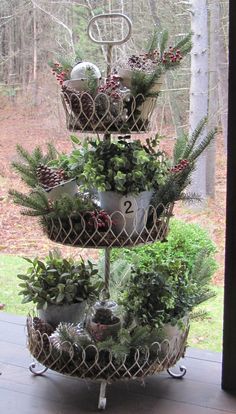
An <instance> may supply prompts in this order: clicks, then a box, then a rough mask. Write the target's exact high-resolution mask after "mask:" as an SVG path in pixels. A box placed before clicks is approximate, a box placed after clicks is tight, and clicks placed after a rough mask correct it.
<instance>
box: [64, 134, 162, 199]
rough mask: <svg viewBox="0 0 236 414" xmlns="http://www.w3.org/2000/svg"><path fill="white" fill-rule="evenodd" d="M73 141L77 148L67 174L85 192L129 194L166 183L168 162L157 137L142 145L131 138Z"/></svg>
mask: <svg viewBox="0 0 236 414" xmlns="http://www.w3.org/2000/svg"><path fill="white" fill-rule="evenodd" d="M72 139H73V142H74V143H76V147H75V148H74V151H73V152H72V153H71V155H70V158H69V163H68V168H69V174H70V175H71V176H75V175H76V176H77V177H78V181H79V182H80V184H81V185H82V187H83V188H84V189H90V190H92V189H94V188H96V189H98V190H99V191H115V192H118V193H122V194H128V193H139V192H141V191H146V190H152V189H157V188H159V186H160V185H161V184H164V182H165V179H166V175H167V172H168V160H167V158H166V155H165V153H164V152H163V151H161V150H160V149H159V148H158V144H159V141H158V136H156V137H155V138H154V139H147V140H146V142H145V143H144V144H143V143H142V142H141V141H140V140H136V141H131V140H130V136H125V137H118V140H117V141H114V142H113V141H110V140H107V141H106V140H105V141H100V140H94V139H91V140H89V141H86V142H84V143H81V142H80V141H79V140H76V138H75V137H72Z"/></svg>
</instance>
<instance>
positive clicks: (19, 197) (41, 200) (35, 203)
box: [9, 188, 51, 216]
mask: <svg viewBox="0 0 236 414" xmlns="http://www.w3.org/2000/svg"><path fill="white" fill-rule="evenodd" d="M9 194H10V195H11V196H12V198H13V202H14V203H15V204H17V205H20V206H22V207H25V209H24V210H22V211H21V214H23V215H27V216H46V215H48V214H49V213H50V211H51V207H50V204H49V202H48V198H47V195H46V193H45V191H43V190H42V189H39V188H38V189H36V190H35V191H33V192H32V193H31V194H29V195H27V194H23V193H21V192H19V191H17V190H10V191H9Z"/></svg>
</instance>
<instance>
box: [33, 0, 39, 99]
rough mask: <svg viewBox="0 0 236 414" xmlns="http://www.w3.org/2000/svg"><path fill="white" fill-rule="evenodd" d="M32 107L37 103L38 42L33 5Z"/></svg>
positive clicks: (35, 13)
mask: <svg viewBox="0 0 236 414" xmlns="http://www.w3.org/2000/svg"><path fill="white" fill-rule="evenodd" d="M33 43H34V47H33V50H34V52H33V105H34V106H37V103H38V79H37V74H38V73H37V65H38V40H37V10H36V6H35V4H33Z"/></svg>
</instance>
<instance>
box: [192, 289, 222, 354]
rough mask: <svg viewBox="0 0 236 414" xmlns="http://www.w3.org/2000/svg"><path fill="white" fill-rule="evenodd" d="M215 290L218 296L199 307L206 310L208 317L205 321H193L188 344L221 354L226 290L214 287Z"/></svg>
mask: <svg viewBox="0 0 236 414" xmlns="http://www.w3.org/2000/svg"><path fill="white" fill-rule="evenodd" d="M214 290H215V292H216V296H215V297H214V298H211V299H209V300H208V301H207V302H205V303H203V304H202V305H201V306H199V307H198V309H204V310H206V311H207V312H208V315H207V317H206V318H204V319H203V320H192V322H191V327H190V333H189V339H188V344H189V346H192V347H195V348H201V349H208V350H210V351H216V352H221V350H222V332H223V296H224V289H223V288H222V287H214ZM198 309H197V310H198Z"/></svg>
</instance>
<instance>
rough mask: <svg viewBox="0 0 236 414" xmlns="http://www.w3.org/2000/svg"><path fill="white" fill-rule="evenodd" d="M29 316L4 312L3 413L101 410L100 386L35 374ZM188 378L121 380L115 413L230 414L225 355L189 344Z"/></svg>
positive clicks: (0, 344) (112, 391)
mask: <svg viewBox="0 0 236 414" xmlns="http://www.w3.org/2000/svg"><path fill="white" fill-rule="evenodd" d="M24 325H25V318H23V317H15V316H12V315H8V314H5V313H0V372H1V375H0V413H7V414H16V413H17V414H83V413H94V412H96V411H97V401H98V394H99V385H98V384H96V383H95V384H94V383H86V382H85V381H82V380H77V379H72V378H68V377H65V376H62V375H59V374H57V373H54V372H52V371H48V372H47V373H46V374H45V375H44V376H43V377H34V376H33V375H32V374H31V373H30V372H29V370H28V365H29V363H30V362H32V359H31V357H30V355H29V353H28V351H27V349H26V346H25V343H26V340H25V330H24ZM184 364H185V365H186V367H187V369H188V372H187V375H186V377H185V378H184V379H183V380H176V379H173V378H170V377H169V375H168V374H167V373H163V374H160V375H157V376H154V377H150V378H148V379H147V380H146V383H145V386H141V385H140V383H139V382H134V381H132V382H119V383H115V384H113V385H110V386H109V387H108V389H107V398H108V402H107V411H106V412H107V413H109V414H126V413H127V414H128V413H132V412H134V413H135V414H140V413H148V414H221V413H222V414H223V413H224V414H229V413H236V396H234V395H230V394H228V393H226V392H224V391H222V390H221V388H220V377H221V356H220V354H215V353H211V352H205V351H199V350H195V349H189V350H188V352H187V357H186V358H185V361H184Z"/></svg>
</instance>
